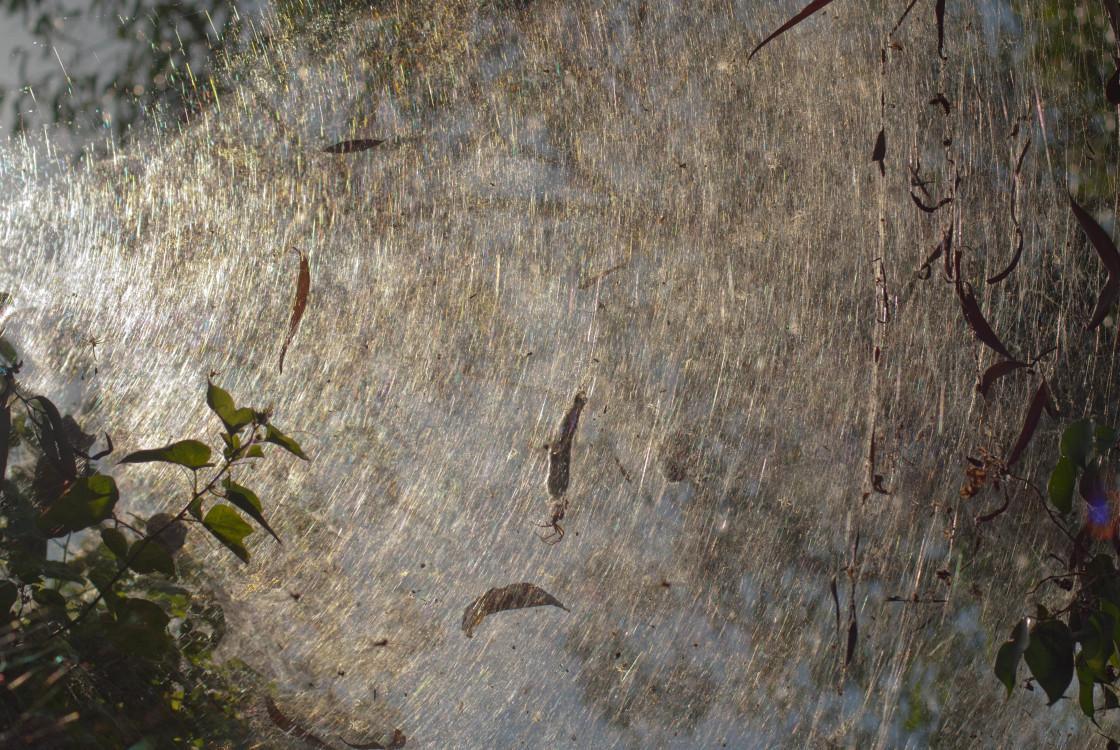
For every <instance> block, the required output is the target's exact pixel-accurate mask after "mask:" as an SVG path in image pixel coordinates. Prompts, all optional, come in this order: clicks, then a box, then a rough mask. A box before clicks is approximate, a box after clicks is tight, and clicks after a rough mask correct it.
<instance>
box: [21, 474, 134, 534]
mask: <svg viewBox="0 0 1120 750" xmlns="http://www.w3.org/2000/svg"><path fill="white" fill-rule="evenodd" d="M119 498H120V493H119V492H118V491H117V483H116V482H114V481H113V478H112V477H109V476H104V475H102V474H95V475H94V476H92V477H83V478H82V479H76V480H74V482H72V483H71V484H70V486H69V487H68V488H67V489H66V492H64V493H62V497H60V498H58V499H57V500H55V501H54V502H53V503H52V504H51V507H49V508H47V510H46V511H45V512H44V513H43V514H42V515H41V516H39V518H38V519H37V520H36V524H37V525H38V527H39V529H40V530H42V531H43V532H44V533H46V534H47V535H48V536H50V537H52V538H53V537H59V536H63V535H65V534H68V533H70V532H72V531H81V530H82V529H88V528H89V527H90V526H94V525H96V524H98V523H101V522H102V521H104V520H105V519H106V518H109V517H110V516H111V515H113V508H114V507H115V506H116V504H117V500H118V499H119Z"/></svg>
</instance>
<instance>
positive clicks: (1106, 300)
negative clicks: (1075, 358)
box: [1069, 197, 1120, 331]
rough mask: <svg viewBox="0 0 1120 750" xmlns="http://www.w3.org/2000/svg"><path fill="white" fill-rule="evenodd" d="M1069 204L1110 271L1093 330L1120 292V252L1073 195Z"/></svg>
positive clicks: (1092, 322)
mask: <svg viewBox="0 0 1120 750" xmlns="http://www.w3.org/2000/svg"><path fill="white" fill-rule="evenodd" d="M1069 206H1070V209H1072V210H1073V215H1074V216H1075V217H1076V218H1077V223H1078V224H1080V225H1081V229H1082V231H1084V232H1085V236H1086V237H1088V238H1089V242H1090V243H1091V244H1092V245H1093V249H1094V250H1096V251H1097V255H1099V256H1100V258H1101V263H1103V264H1104V267H1105V269H1107V271H1108V280H1107V281H1106V282H1105V284H1104V288H1103V289H1101V293H1100V296H1099V297H1098V298H1097V309H1096V310H1094V311H1093V317H1092V318H1091V319H1090V320H1089V327H1088V328H1087V329H1086V330H1088V331H1091V330H1093V329H1094V328H1096V327H1097V326H1099V325H1100V324H1101V321H1103V320H1104V319H1105V318H1106V317H1107V316H1108V311H1109V310H1111V309H1112V305H1113V303H1114V302H1116V297H1117V295H1118V294H1120V253H1118V252H1116V244H1115V243H1114V242H1113V241H1112V238H1111V237H1109V236H1108V233H1107V232H1105V231H1104V229H1102V228H1101V225H1100V224H1098V223H1097V222H1096V220H1095V219H1094V218H1093V217H1092V216H1090V215H1089V213H1088V212H1087V211H1086V210H1085V209H1083V208H1082V207H1081V206H1079V205H1077V202H1076V201H1075V200H1074V199H1073V198H1072V197H1071V198H1070V199H1069Z"/></svg>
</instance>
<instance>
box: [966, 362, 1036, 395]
mask: <svg viewBox="0 0 1120 750" xmlns="http://www.w3.org/2000/svg"><path fill="white" fill-rule="evenodd" d="M1026 366H1027V363H1026V362H1016V361H1015V360H1013V359H1004V360H1000V361H999V362H996V363H995V364H994V365H992V366H991V367H989V368H988V369H987V370H984V375H983V376H982V377H981V378H980V385H978V386H977V387H976V390H978V391H980V395H981V396H985V397H986V396H987V395H988V390H989V389H990V388H991V387H992V384H994V383H995V382H996V381H997V380H999V379H1000V378H1002V377H1004V376H1005V375H1010V374H1011V373H1013V372H1015V371H1016V370H1018V369H1020V368H1023V367H1026Z"/></svg>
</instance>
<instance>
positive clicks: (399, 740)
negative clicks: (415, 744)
mask: <svg viewBox="0 0 1120 750" xmlns="http://www.w3.org/2000/svg"><path fill="white" fill-rule="evenodd" d="M338 740H339V742H341V743H342V744H343V745H346V746H347V747H352V748H354V750H397V748H399V747H404V746H405V743H407V742H408V737H406V736H405V734H404V732H402V731H401V730H399V729H398V730H396V731H395V732H393V739H391V740H389V744H387V745H382V744H381V743H380V742H366V743H360V744H359V743H354V742H349V741H347V740H346V739H344V738H343V737H342V736H341V735H340V736H339V738H338Z"/></svg>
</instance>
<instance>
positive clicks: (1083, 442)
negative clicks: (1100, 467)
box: [1062, 419, 1093, 467]
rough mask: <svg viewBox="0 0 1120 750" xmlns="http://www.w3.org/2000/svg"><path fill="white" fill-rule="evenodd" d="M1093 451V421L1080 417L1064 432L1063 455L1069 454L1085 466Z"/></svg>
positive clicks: (1077, 462) (1078, 464) (1079, 464)
mask: <svg viewBox="0 0 1120 750" xmlns="http://www.w3.org/2000/svg"><path fill="white" fill-rule="evenodd" d="M1092 452H1093V423H1092V422H1090V421H1089V420H1088V419H1079V420H1077V421H1076V422H1074V423H1073V424H1071V425H1070V426H1069V427H1067V428H1066V431H1065V432H1063V433H1062V455H1063V456H1069V457H1070V458H1071V459H1073V462H1074V463H1075V464H1076V465H1077V466H1081V467H1084V466H1085V464H1086V463H1087V462H1088V460H1089V456H1090V455H1091V454H1092Z"/></svg>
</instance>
